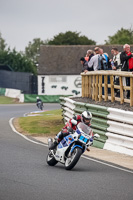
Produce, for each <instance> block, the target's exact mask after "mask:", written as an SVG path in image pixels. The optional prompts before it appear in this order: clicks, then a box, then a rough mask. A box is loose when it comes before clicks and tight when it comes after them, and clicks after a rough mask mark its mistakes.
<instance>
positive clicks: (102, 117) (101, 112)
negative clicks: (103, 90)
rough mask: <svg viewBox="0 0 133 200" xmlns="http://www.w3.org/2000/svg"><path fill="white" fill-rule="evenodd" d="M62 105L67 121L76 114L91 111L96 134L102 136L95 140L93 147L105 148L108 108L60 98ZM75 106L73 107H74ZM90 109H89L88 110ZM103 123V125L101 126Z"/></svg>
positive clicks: (92, 125) (92, 124) (93, 128)
mask: <svg viewBox="0 0 133 200" xmlns="http://www.w3.org/2000/svg"><path fill="white" fill-rule="evenodd" d="M60 104H61V105H62V110H63V117H64V120H65V121H69V119H70V118H72V117H73V116H74V115H75V114H81V113H82V112H83V111H84V110H89V111H91V113H92V115H93V117H92V123H91V127H92V130H93V132H94V133H98V134H99V135H100V138H99V139H95V140H94V143H93V146H96V147H99V148H103V146H104V143H105V142H106V139H107V136H106V135H105V133H106V131H107V127H108V125H107V114H108V111H107V108H105V107H102V106H99V107H96V106H95V105H91V104H85V103H81V102H75V101H73V100H72V99H69V98H62V97H61V98H60ZM72 104H73V106H72ZM88 108H89V109H88ZM100 123H102V125H100Z"/></svg>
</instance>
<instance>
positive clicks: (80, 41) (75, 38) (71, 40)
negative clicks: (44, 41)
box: [48, 31, 96, 45]
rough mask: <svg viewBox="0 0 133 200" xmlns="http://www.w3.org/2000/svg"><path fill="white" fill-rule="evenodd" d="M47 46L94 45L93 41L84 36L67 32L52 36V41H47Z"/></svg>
mask: <svg viewBox="0 0 133 200" xmlns="http://www.w3.org/2000/svg"><path fill="white" fill-rule="evenodd" d="M48 44H49V45H95V44H96V42H95V41H94V40H90V39H88V38H87V37H86V36H80V33H78V32H71V31H67V32H66V33H59V34H58V35H56V36H54V38H53V40H50V41H48Z"/></svg>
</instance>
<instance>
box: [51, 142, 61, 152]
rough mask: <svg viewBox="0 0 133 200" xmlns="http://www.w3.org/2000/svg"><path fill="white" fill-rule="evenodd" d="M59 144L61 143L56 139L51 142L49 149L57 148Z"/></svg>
mask: <svg viewBox="0 0 133 200" xmlns="http://www.w3.org/2000/svg"><path fill="white" fill-rule="evenodd" d="M58 144H59V143H58V142H57V141H54V142H53V143H52V144H51V146H50V147H49V149H50V150H53V149H55V148H56V147H57V145H58Z"/></svg>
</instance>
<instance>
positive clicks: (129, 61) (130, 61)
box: [120, 44, 133, 98]
mask: <svg viewBox="0 0 133 200" xmlns="http://www.w3.org/2000/svg"><path fill="white" fill-rule="evenodd" d="M123 49H124V51H123V52H121V55H120V60H121V63H122V67H121V71H129V72H133V53H131V51H130V45H128V44H125V45H124V46H123ZM126 85H127V86H130V78H129V77H127V78H126ZM129 97H130V91H128V92H127V98H129Z"/></svg>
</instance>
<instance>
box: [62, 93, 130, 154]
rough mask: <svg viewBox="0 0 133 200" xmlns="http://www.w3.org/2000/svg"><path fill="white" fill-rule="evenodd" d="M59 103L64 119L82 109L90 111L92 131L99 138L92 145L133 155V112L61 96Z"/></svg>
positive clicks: (80, 111) (66, 119) (79, 112)
mask: <svg viewBox="0 0 133 200" xmlns="http://www.w3.org/2000/svg"><path fill="white" fill-rule="evenodd" d="M70 102H71V103H70ZM60 103H61V105H62V111H63V117H64V119H65V121H68V120H69V119H70V118H71V117H72V116H74V115H75V114H81V113H82V112H83V111H84V110H89V111H90V112H91V113H92V123H91V126H92V129H93V132H94V133H98V134H99V135H100V139H98V140H94V146H96V147H98V148H104V149H107V150H111V151H115V152H119V153H124V154H127V155H131V156H133V112H130V111H124V110H120V109H115V108H108V107H103V106H97V105H93V104H86V103H83V102H75V101H73V100H72V99H69V98H63V97H61V98H60ZM72 104H73V105H74V106H72ZM70 113H71V114H70Z"/></svg>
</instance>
